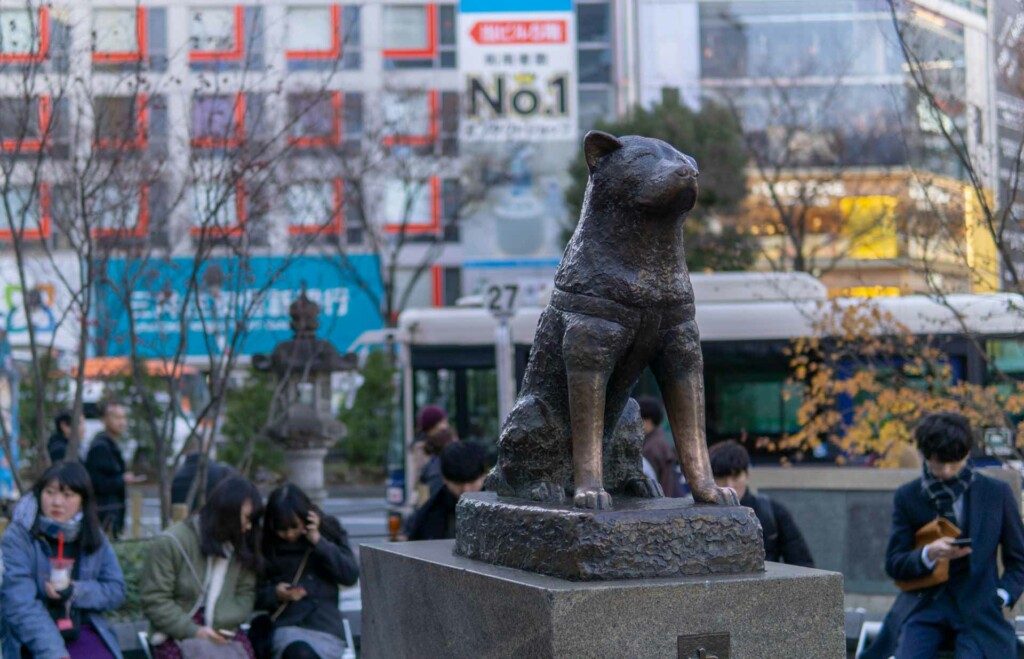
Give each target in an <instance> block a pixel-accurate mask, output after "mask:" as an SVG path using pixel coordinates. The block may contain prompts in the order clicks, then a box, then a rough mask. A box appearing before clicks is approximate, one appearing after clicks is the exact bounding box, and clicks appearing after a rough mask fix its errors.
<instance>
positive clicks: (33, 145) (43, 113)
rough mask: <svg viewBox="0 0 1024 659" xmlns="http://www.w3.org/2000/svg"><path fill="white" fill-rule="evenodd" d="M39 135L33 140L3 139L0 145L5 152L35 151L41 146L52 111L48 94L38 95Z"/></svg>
mask: <svg viewBox="0 0 1024 659" xmlns="http://www.w3.org/2000/svg"><path fill="white" fill-rule="evenodd" d="M38 103H39V112H38V114H39V137H37V138H36V139H33V140H29V139H20V140H19V139H17V138H11V139H4V140H2V141H0V147H2V148H3V150H4V151H5V152H8V153H9V152H12V151H13V152H15V153H36V152H38V151H40V150H41V149H42V148H43V140H44V139H45V137H46V132H47V131H48V130H49V128H50V115H51V113H52V112H53V104H52V103H51V101H50V97H49V96H40V97H39V100H38Z"/></svg>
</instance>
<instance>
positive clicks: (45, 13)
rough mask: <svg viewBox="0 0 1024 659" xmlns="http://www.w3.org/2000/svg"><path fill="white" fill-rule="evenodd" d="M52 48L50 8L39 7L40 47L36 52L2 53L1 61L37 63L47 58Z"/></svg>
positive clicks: (0, 54)
mask: <svg viewBox="0 0 1024 659" xmlns="http://www.w3.org/2000/svg"><path fill="white" fill-rule="evenodd" d="M49 50H50V10H49V9H47V8H46V7H40V8H39V48H37V49H36V52H34V53H6V54H5V53H0V62H17V63H21V64H26V63H27V64H36V63H38V62H42V61H43V60H44V59H45V58H46V53H47V52H49Z"/></svg>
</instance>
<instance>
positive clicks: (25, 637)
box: [0, 495, 124, 659]
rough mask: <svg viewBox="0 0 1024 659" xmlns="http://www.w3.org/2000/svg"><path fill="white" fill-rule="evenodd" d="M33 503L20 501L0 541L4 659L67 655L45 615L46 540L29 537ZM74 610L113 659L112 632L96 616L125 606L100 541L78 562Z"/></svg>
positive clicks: (117, 575) (110, 552)
mask: <svg viewBox="0 0 1024 659" xmlns="http://www.w3.org/2000/svg"><path fill="white" fill-rule="evenodd" d="M35 519H36V500H35V497H33V496H32V495H28V496H25V497H24V498H23V499H22V500H21V501H20V502H19V503H18V505H17V507H15V509H14V515H13V519H12V520H11V523H10V525H9V526H8V527H7V531H6V532H5V533H4V537H3V540H2V541H0V548H2V551H3V560H4V579H3V584H2V586H0V609H2V610H3V614H4V615H3V617H4V621H5V622H6V638H4V643H3V647H4V658H5V659H19V658H20V657H21V647H22V646H25V647H27V648H28V650H29V651H30V652H31V653H32V655H33V656H36V657H62V656H66V655H67V649H66V648H65V647H64V639H63V638H62V637H61V635H60V632H59V631H57V625H56V624H55V623H54V622H53V619H52V618H51V617H50V613H49V611H47V609H46V604H45V601H46V579H47V577H48V576H49V574H50V557H51V556H52V550H51V548H50V543H49V542H47V541H46V539H45V538H43V537H40V536H38V535H35V534H33V532H32V527H33V525H34V524H35ZM78 561H79V565H78V579H76V580H75V600H74V606H76V607H77V608H79V609H80V610H81V611H82V620H83V622H84V621H86V620H88V622H90V623H91V624H92V626H93V627H95V628H96V632H97V633H98V634H99V635H100V638H102V639H103V643H104V644H105V645H106V646H107V649H108V650H110V652H111V654H113V655H114V656H115V657H117V658H118V659H121V650H120V648H119V647H118V645H117V635H116V634H115V633H114V629H113V628H112V627H111V626H110V623H109V622H107V620H106V618H104V617H103V615H101V612H102V611H113V610H114V609H116V608H118V607H119V606H121V604H123V603H124V575H123V574H121V566H120V565H118V563H117V557H116V556H115V555H114V548H113V547H111V546H110V543H109V542H107V541H106V539H104V541H103V545H102V546H101V547H100V548H99V549H97V550H96V551H94V552H92V553H91V554H82V555H81V556H79V558H78Z"/></svg>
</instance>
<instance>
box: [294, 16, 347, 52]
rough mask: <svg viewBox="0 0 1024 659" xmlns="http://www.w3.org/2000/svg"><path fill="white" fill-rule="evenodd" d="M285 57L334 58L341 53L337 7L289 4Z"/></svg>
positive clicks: (339, 21) (339, 20)
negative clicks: (291, 5)
mask: <svg viewBox="0 0 1024 659" xmlns="http://www.w3.org/2000/svg"><path fill="white" fill-rule="evenodd" d="M287 20H288V22H287V36H286V44H285V49H286V51H287V53H286V54H287V57H288V59H335V58H337V57H338V56H339V55H341V37H340V35H341V7H339V6H338V5H330V6H326V7H289V8H288V15H287Z"/></svg>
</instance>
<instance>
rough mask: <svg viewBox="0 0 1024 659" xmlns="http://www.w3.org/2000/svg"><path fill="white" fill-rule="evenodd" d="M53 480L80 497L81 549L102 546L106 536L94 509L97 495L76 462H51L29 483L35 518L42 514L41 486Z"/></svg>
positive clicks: (84, 550) (93, 549) (83, 468)
mask: <svg viewBox="0 0 1024 659" xmlns="http://www.w3.org/2000/svg"><path fill="white" fill-rule="evenodd" d="M54 482H56V483H57V484H58V485H59V486H60V487H61V488H67V489H69V490H71V491H72V492H74V493H75V494H77V495H78V496H80V497H82V531H81V533H80V534H79V536H78V541H79V543H80V546H81V548H82V553H84V554H91V553H93V552H94V551H96V550H97V549H99V548H100V547H102V546H103V542H104V540H105V539H106V538H105V536H104V535H103V527H102V526H100V518H99V515H98V514H97V512H96V496H95V495H94V494H93V489H92V481H91V480H90V479H89V472H88V471H86V470H85V467H83V466H82V465H81V464H80V463H78V462H55V463H54V464H52V465H50V468H49V469H47V470H46V471H44V472H43V475H42V476H40V477H39V480H37V481H36V482H35V485H33V486H32V494H34V495H35V497H36V504H37V505H36V518H37V519H38V518H39V516H40V515H42V514H43V490H44V489H46V486H47V485H49V484H50V483H54Z"/></svg>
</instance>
